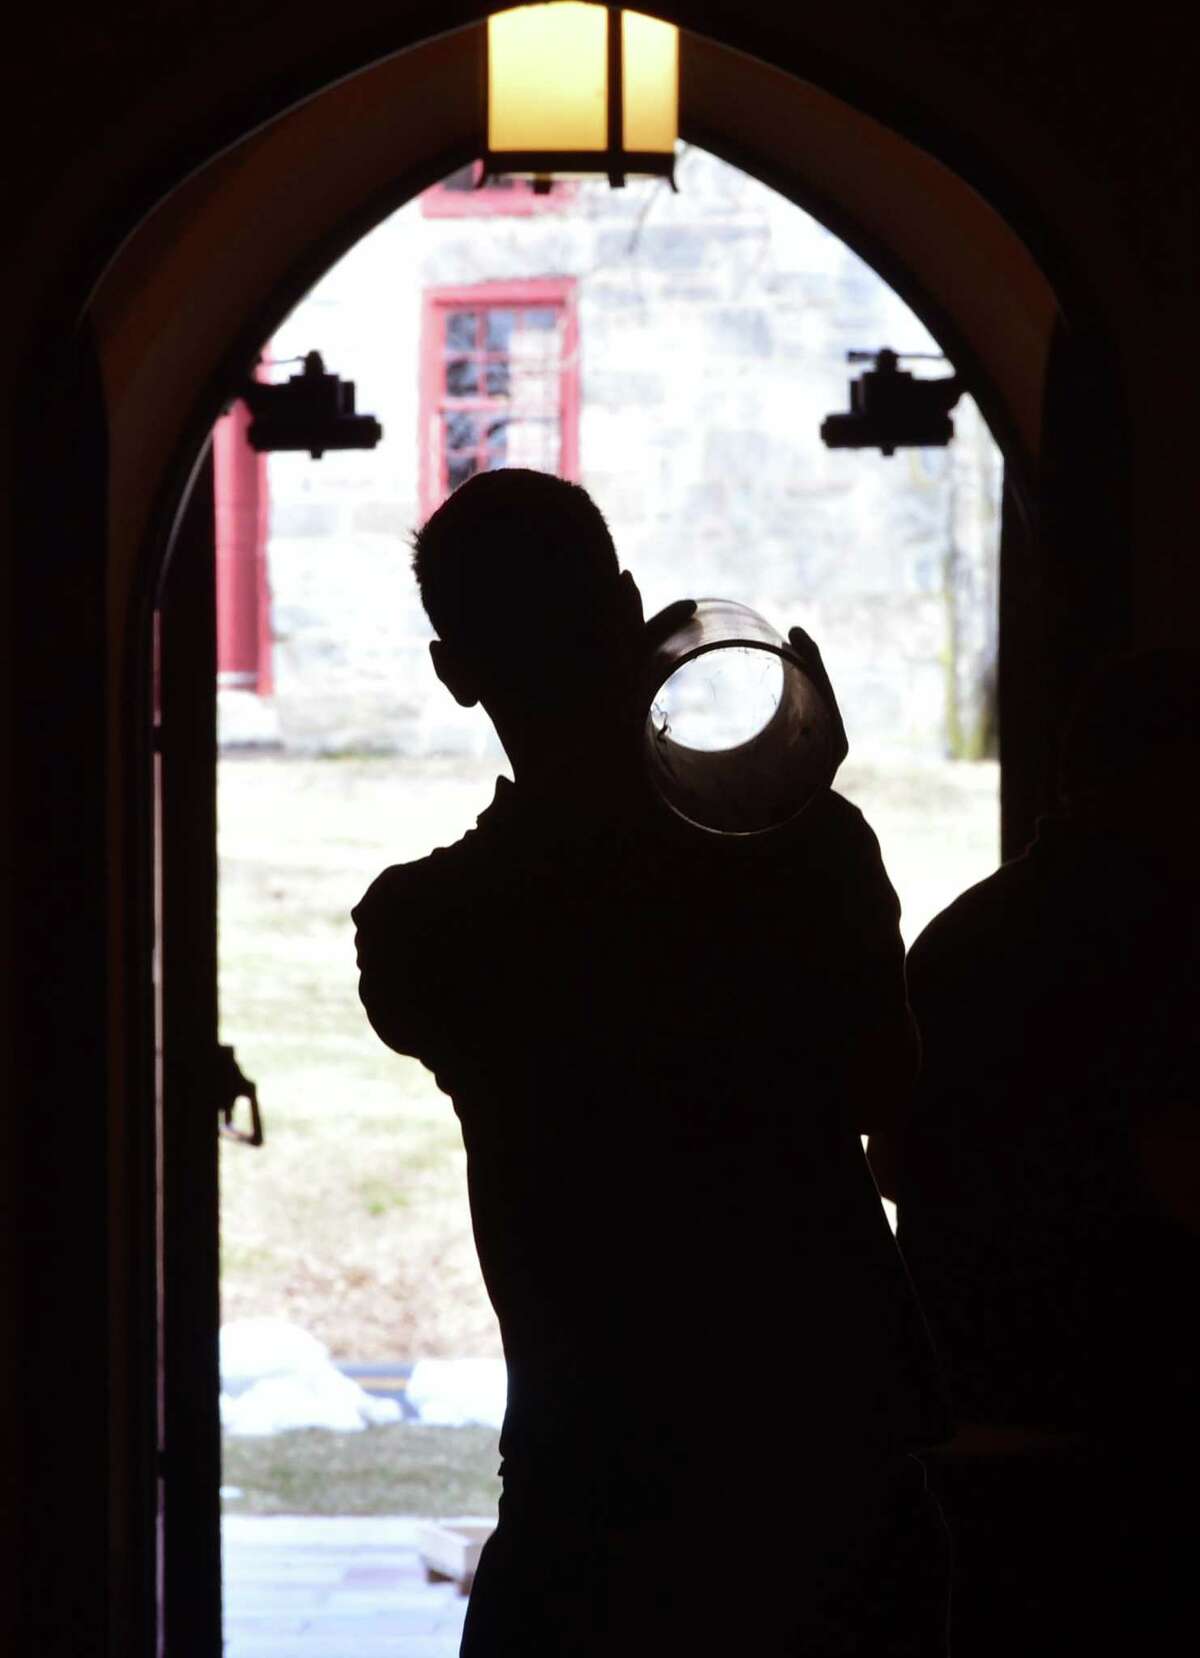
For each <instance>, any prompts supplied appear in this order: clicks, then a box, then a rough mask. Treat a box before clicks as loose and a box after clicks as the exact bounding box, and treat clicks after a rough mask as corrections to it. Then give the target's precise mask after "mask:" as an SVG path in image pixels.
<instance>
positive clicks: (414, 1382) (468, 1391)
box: [405, 1359, 508, 1428]
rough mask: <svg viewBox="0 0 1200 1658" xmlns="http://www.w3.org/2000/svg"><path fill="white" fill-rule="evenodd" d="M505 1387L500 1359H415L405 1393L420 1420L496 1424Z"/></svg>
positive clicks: (457, 1425) (501, 1415) (500, 1419)
mask: <svg viewBox="0 0 1200 1658" xmlns="http://www.w3.org/2000/svg"><path fill="white" fill-rule="evenodd" d="M507 1390H508V1383H507V1378H506V1376H505V1372H504V1360H503V1359H418V1361H417V1363H416V1364H414V1365H413V1370H412V1375H411V1376H410V1377H409V1378H408V1387H407V1388H406V1389H405V1393H406V1395H407V1397H408V1399H409V1400H410V1402H411V1403H412V1404H413V1406H414V1407H415V1409H416V1411H417V1414H418V1416H419V1417H420V1419H421V1421H422V1422H436V1423H440V1424H442V1425H443V1426H446V1427H455V1428H461V1427H465V1426H466V1425H467V1424H468V1423H479V1424H481V1425H482V1426H483V1427H488V1428H498V1427H499V1426H500V1424H501V1423H502V1422H503V1420H504V1402H505V1398H506V1396H507Z"/></svg>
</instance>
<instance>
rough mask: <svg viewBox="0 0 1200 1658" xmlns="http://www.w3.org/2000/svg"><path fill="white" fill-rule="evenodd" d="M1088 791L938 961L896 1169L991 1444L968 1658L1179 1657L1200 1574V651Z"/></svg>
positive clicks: (978, 1442)
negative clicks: (1183, 1546)
mask: <svg viewBox="0 0 1200 1658" xmlns="http://www.w3.org/2000/svg"><path fill="white" fill-rule="evenodd" d="M1060 792H1061V796H1062V807H1061V810H1060V811H1059V812H1058V813H1057V814H1056V815H1054V816H1051V817H1049V818H1046V819H1043V820H1042V821H1041V823H1040V824H1039V826H1038V834H1037V838H1036V840H1035V841H1034V843H1033V845H1032V846H1031V847H1030V848H1029V850H1028V851H1027V852H1026V853H1025V854H1024V856H1023V857H1020V858H1018V859H1016V860H1015V861H1014V862H1012V863H1010V864H1007V865H1005V866H1004V867H1003V868H1002V869H1000V870H999V871H997V873H996V874H995V875H993V876H991V877H989V879H987V880H986V881H983V882H981V883H980V884H979V885H978V886H976V887H973V888H972V889H971V890H970V891H969V892H967V893H964V894H963V896H962V897H961V898H959V899H958V900H957V901H956V902H955V903H954V904H952V905H951V906H950V908H949V909H948V910H946V911H945V913H944V914H942V915H941V916H939V917H938V918H937V919H936V920H935V921H934V922H932V923H931V925H930V926H929V927H928V928H927V929H926V930H925V932H924V933H923V934H922V935H921V937H920V938H919V939H918V940H917V942H916V944H915V945H914V946H913V949H912V953H911V955H910V958H909V986H910V995H911V1000H912V1006H913V1010H914V1012H915V1014H916V1016H917V1020H918V1024H919V1027H920V1031H921V1037H922V1043H923V1049H924V1060H923V1069H922V1075H921V1079H920V1083H919V1085H918V1089H917V1092H916V1097H915V1105H914V1112H913V1119H912V1124H911V1128H910V1130H909V1133H908V1135H907V1138H906V1140H905V1141H904V1142H903V1143H901V1144H899V1145H896V1144H893V1146H892V1147H891V1148H890V1153H891V1156H892V1158H893V1161H894V1162H895V1164H896V1181H895V1196H896V1197H897V1199H898V1203H899V1237H900V1243H901V1247H902V1248H903V1250H904V1254H905V1258H906V1260H907V1262H908V1265H909V1267H910V1269H911V1271H912V1273H913V1278H914V1281H915V1283H916V1286H917V1290H918V1292H919V1294H920V1296H921V1299H922V1305H923V1307H924V1309H925V1311H926V1313H927V1315H928V1317H929V1321H930V1324H931V1327H932V1329H933V1333H934V1337H935V1340H936V1341H937V1343H938V1346H939V1349H940V1352H941V1354H942V1357H943V1360H944V1361H945V1363H946V1365H947V1367H948V1374H949V1380H950V1382H951V1384H952V1394H953V1402H954V1404H955V1406H956V1409H957V1414H958V1416H959V1418H960V1420H961V1421H962V1424H963V1426H962V1428H961V1430H960V1432H959V1434H958V1436H957V1438H956V1440H955V1442H954V1444H953V1445H952V1446H951V1447H950V1448H949V1451H948V1452H947V1454H946V1456H945V1457H944V1458H939V1459H938V1460H939V1462H942V1463H943V1464H944V1467H943V1469H942V1471H941V1472H940V1474H939V1479H940V1480H941V1482H942V1488H943V1489H944V1492H945V1496H946V1506H947V1512H948V1516H949V1518H950V1520H951V1525H952V1530H953V1531H954V1534H955V1556H956V1562H957V1565H956V1573H955V1589H954V1596H953V1604H954V1624H953V1630H952V1636H953V1640H954V1648H955V1653H956V1658H975V1655H976V1654H982V1653H989V1654H990V1653H996V1654H1000V1653H1004V1654H1011V1653H1013V1652H1015V1651H1022V1652H1025V1653H1030V1654H1039V1655H1040V1654H1043V1653H1045V1654H1050V1653H1054V1654H1059V1653H1064V1652H1068V1651H1080V1652H1088V1651H1093V1650H1098V1649H1099V1648H1100V1647H1101V1646H1103V1648H1104V1650H1117V1651H1122V1652H1135V1651H1136V1652H1146V1653H1156V1652H1159V1651H1168V1650H1170V1651H1174V1650H1175V1647H1174V1644H1173V1639H1168V1637H1167V1635H1166V1631H1167V1629H1168V1628H1169V1626H1170V1624H1171V1622H1172V1620H1175V1619H1177V1618H1178V1617H1179V1614H1180V1611H1181V1607H1182V1603H1183V1602H1182V1596H1183V1593H1184V1592H1185V1586H1186V1593H1187V1594H1188V1595H1189V1596H1191V1595H1192V1590H1191V1588H1190V1585H1191V1583H1192V1582H1193V1581H1194V1571H1195V1567H1194V1561H1193V1560H1192V1559H1191V1558H1190V1553H1191V1551H1190V1550H1189V1558H1188V1559H1187V1560H1186V1562H1184V1561H1182V1560H1181V1559H1180V1558H1179V1555H1178V1553H1177V1552H1176V1549H1175V1544H1176V1543H1178V1542H1181V1541H1182V1538H1183V1537H1184V1536H1185V1535H1186V1536H1187V1537H1194V1535H1195V1523H1194V1520H1192V1519H1191V1518H1190V1516H1189V1515H1187V1513H1186V1511H1185V1510H1184V1509H1183V1505H1184V1504H1186V1505H1187V1509H1189V1510H1190V1507H1191V1505H1192V1504H1193V1502H1194V1500H1195V1493H1194V1489H1193V1488H1192V1487H1191V1485H1190V1483H1189V1482H1188V1481H1187V1480H1185V1478H1184V1470H1185V1469H1187V1470H1189V1471H1190V1474H1191V1475H1192V1476H1193V1477H1194V1474H1195V1471H1196V1465H1195V1433H1196V1425H1195V1412H1196V1404H1197V1384H1198V1382H1200V1365H1198V1363H1197V1344H1196V1317H1195V1297H1196V1291H1197V1282H1198V1272H1197V1269H1198V1268H1200V1157H1198V1153H1200V1121H1198V1118H1197V1087H1198V1083H1200V1017H1198V1016H1200V997H1198V991H1200V978H1198V973H1200V953H1198V935H1197V920H1198V914H1200V909H1198V898H1200V863H1198V857H1197V854H1198V848H1200V653H1197V652H1194V651H1159V652H1153V653H1148V654H1146V655H1143V656H1141V657H1138V658H1133V659H1130V660H1127V661H1124V662H1117V663H1113V664H1112V665H1110V667H1109V668H1108V669H1107V670H1106V672H1105V673H1104V674H1103V675H1102V676H1101V677H1100V678H1099V679H1098V680H1097V681H1096V683H1095V684H1094V685H1093V686H1091V688H1090V689H1089V691H1088V693H1087V694H1086V695H1085V697H1084V698H1083V699H1082V701H1081V703H1080V705H1079V708H1078V711H1077V712H1076V714H1075V716H1074V718H1073V720H1072V721H1071V723H1070V725H1069V727H1068V730H1067V733H1066V737H1065V741H1064V745H1063V750H1062V761H1061V770H1060ZM882 1149H883V1150H884V1151H885V1152H886V1151H888V1150H889V1148H887V1147H884V1148H882ZM872 1154H873V1163H874V1164H875V1166H876V1168H877V1170H881V1169H882V1167H883V1158H882V1157H879V1156H877V1155H876V1148H875V1147H873V1148H872ZM883 1183H884V1184H885V1186H886V1182H883ZM1176 1505H1178V1508H1179V1511H1178V1512H1172V1510H1173V1509H1175V1508H1176ZM1193 1605H1194V1601H1193ZM1177 1638H1178V1637H1177V1636H1176V1637H1175V1638H1174V1639H1177Z"/></svg>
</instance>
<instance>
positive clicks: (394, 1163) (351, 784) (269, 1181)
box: [218, 755, 998, 1513]
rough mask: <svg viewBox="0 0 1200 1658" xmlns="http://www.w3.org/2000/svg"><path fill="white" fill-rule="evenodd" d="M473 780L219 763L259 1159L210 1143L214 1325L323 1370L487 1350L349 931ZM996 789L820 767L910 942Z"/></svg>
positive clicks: (455, 817) (429, 1097) (941, 896)
mask: <svg viewBox="0 0 1200 1658" xmlns="http://www.w3.org/2000/svg"><path fill="white" fill-rule="evenodd" d="M494 780H495V767H494V766H486V765H479V764H475V765H471V764H469V763H463V762H452V761H436V760H434V761H426V762H423V763H420V764H418V763H417V762H414V761H411V760H405V759H404V758H403V757H378V756H375V757H352V758H346V759H326V760H320V759H293V758H287V759H285V758H281V757H277V756H264V755H253V756H252V755H245V756H235V757H230V758H226V759H223V760H222V762H221V765H220V767H219V772H218V788H219V811H220V821H219V852H220V879H221V887H220V969H221V983H220V988H221V1040H222V1041H224V1042H232V1043H233V1044H235V1046H236V1048H237V1052H238V1057H239V1059H240V1061H241V1063H242V1066H243V1068H244V1069H245V1071H246V1074H247V1075H248V1076H250V1077H253V1078H254V1080H255V1081H256V1082H257V1083H258V1087H259V1096H260V1099H261V1101H262V1108H263V1115H264V1119H265V1125H266V1145H265V1146H264V1147H263V1148H262V1149H261V1150H250V1149H249V1148H248V1147H246V1146H243V1145H236V1144H233V1143H231V1142H229V1141H224V1142H222V1145H221V1201H222V1234H221V1236H222V1272H221V1295H222V1317H223V1318H224V1319H230V1318H235V1317H238V1316H244V1315H249V1314H273V1315H276V1316H280V1317H284V1318H289V1319H291V1320H293V1321H294V1322H295V1323H297V1324H300V1325H302V1326H303V1327H304V1328H305V1329H307V1330H309V1331H311V1332H312V1333H313V1334H314V1335H316V1336H317V1337H319V1338H320V1339H321V1340H322V1341H324V1342H325V1343H326V1344H327V1345H328V1346H329V1348H330V1349H331V1352H332V1353H333V1356H334V1357H335V1358H349V1359H363V1360H369V1359H384V1360H387V1359H416V1358H422V1357H468V1356H475V1355H478V1356H485V1355H486V1356H495V1355H498V1354H499V1352H500V1344H499V1335H498V1332H497V1329H496V1323H495V1319H494V1316H493V1314H492V1311H491V1308H490V1306H489V1304H488V1301H487V1297H486V1295H485V1293H484V1289H483V1284H482V1282H481V1279H480V1276H479V1269H478V1265H477V1263H476V1260H475V1251H474V1245H473V1243H472V1240H471V1234H470V1218H469V1214H468V1210H467V1199H466V1178H465V1157H464V1153H463V1148H462V1139H461V1136H460V1133H459V1128H458V1121H457V1119H456V1117H455V1116H454V1112H453V1110H452V1108H451V1105H450V1102H449V1100H447V1099H446V1098H445V1097H444V1096H443V1095H442V1094H441V1093H439V1092H438V1089H437V1087H436V1085H435V1084H434V1081H433V1078H432V1077H431V1076H430V1075H429V1073H428V1072H427V1071H425V1070H424V1069H423V1067H422V1066H420V1065H418V1064H417V1063H416V1062H415V1061H412V1060H406V1059H402V1058H399V1057H398V1056H397V1055H395V1054H392V1053H389V1052H388V1050H387V1049H386V1048H384V1046H383V1045H382V1043H380V1042H379V1041H378V1039H377V1038H376V1037H375V1036H374V1034H373V1033H372V1031H371V1030H370V1027H369V1026H368V1025H367V1022H366V1019H365V1017H364V1015H363V1013H362V1009H361V1008H360V1006H359V1003H358V997H357V974H356V969H355V964H354V941H353V928H352V925H351V922H350V909H351V907H352V906H353V905H354V904H355V903H356V902H357V900H358V899H359V898H360V897H361V895H362V893H363V891H364V889H365V888H366V887H367V885H368V884H369V882H370V881H371V880H372V879H373V878H374V877H375V875H377V874H378V873H379V871H380V870H381V869H382V868H384V866H385V865H387V864H389V863H395V862H398V861H400V860H405V859H409V858H415V857H420V856H421V855H422V854H424V853H426V852H428V851H430V850H431V849H432V848H433V847H435V846H439V845H444V844H447V843H449V842H451V841H453V840H455V839H456V838H457V837H458V836H459V835H460V834H462V832H463V831H464V829H466V828H468V827H469V826H470V825H471V824H472V823H473V822H474V819H475V817H476V816H477V814H478V813H479V812H480V811H481V810H482V809H483V807H484V806H486V805H487V803H488V801H489V800H490V799H491V796H492V790H493V787H494ZM997 784H998V774H997V767H996V766H995V765H994V764H990V763H983V764H979V765H968V764H951V763H936V762H928V761H926V762H912V761H896V760H889V761H887V763H884V762H878V763H877V762H873V761H868V760H864V759H862V758H860V757H857V756H856V757H853V758H852V759H851V760H850V762H848V763H847V765H845V766H844V767H843V768H842V771H841V773H840V774H839V779H838V787H839V790H840V791H841V792H842V793H843V794H845V795H847V796H848V797H849V798H850V799H851V800H852V801H854V802H855V803H856V804H857V805H859V806H861V808H862V809H863V811H864V812H865V813H866V815H867V818H868V820H869V821H870V822H871V824H872V825H873V827H874V828H875V831H876V833H877V834H878V836H879V839H880V843H881V845H882V847H883V854H884V859H885V862H886V864H887V867H888V870H889V872H890V874H891V876H892V880H893V882H894V884H895V886H896V888H897V890H898V891H899V893H900V896H901V900H902V902H903V905H904V912H905V913H904V921H903V927H904V932H905V936H906V938H907V939H908V940H909V941H910V942H911V940H912V938H913V937H915V935H916V933H917V932H918V931H919V930H920V929H921V927H922V926H924V924H925V922H926V921H928V920H929V919H930V918H931V917H932V916H934V915H936V914H937V913H938V911H939V910H940V909H942V908H943V907H944V905H945V904H947V903H948V902H949V901H950V899H951V898H953V897H954V896H955V895H956V894H957V893H958V892H960V891H961V890H962V888H963V887H965V886H967V885H969V884H970V883H971V882H973V881H977V880H979V879H980V878H981V877H982V876H983V875H985V874H987V873H988V872H989V871H990V870H991V869H993V868H994V867H995V864H996V859H997V834H998V806H997ZM400 1431H401V1430H399V1429H393V1428H387V1429H383V1430H378V1432H377V1433H375V1434H371V1435H367V1434H364V1435H361V1436H350V1438H348V1439H347V1440H346V1441H345V1445H346V1449H345V1451H344V1455H345V1456H347V1457H360V1456H361V1457H363V1458H364V1459H365V1460H368V1461H369V1459H368V1458H367V1453H366V1451H365V1449H363V1447H366V1446H368V1445H374V1444H375V1443H377V1442H378V1443H380V1444H382V1443H383V1440H382V1439H380V1438H379V1434H383V1435H391V1434H395V1433H398V1432H400ZM403 1431H405V1432H407V1431H408V1430H403ZM446 1431H447V1432H449V1431H450V1430H446ZM244 1443H245V1445H249V1444H250V1442H244ZM272 1443H274V1442H272ZM390 1443H393V1442H391V1441H389V1444H390ZM394 1443H395V1444H399V1443H400V1441H395V1442H394ZM429 1443H430V1444H432V1443H433V1441H429ZM234 1454H236V1455H237V1456H241V1455H243V1454H245V1455H247V1456H250V1455H256V1456H257V1455H262V1456H264V1457H268V1456H270V1455H272V1454H274V1455H278V1454H279V1453H278V1452H271V1451H270V1450H269V1449H268V1448H267V1446H266V1445H255V1446H254V1447H253V1450H250V1449H245V1451H244V1453H243V1446H242V1445H239V1447H238V1449H237V1451H236V1453H234ZM328 1454H329V1456H330V1457H333V1456H334V1454H335V1453H334V1452H333V1451H332V1450H331V1451H330V1452H329V1453H328ZM336 1454H337V1456H341V1455H343V1452H342V1451H338V1452H337V1453H336ZM231 1478H232V1476H231ZM232 1483H234V1484H242V1483H243V1482H242V1481H241V1480H240V1479H233V1480H232ZM339 1500H340V1499H339ZM333 1511H337V1512H348V1513H349V1512H358V1511H357V1510H354V1509H335V1510H327V1511H326V1512H333ZM392 1511H393V1512H395V1510H394V1509H393V1510H392Z"/></svg>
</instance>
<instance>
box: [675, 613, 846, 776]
mask: <svg viewBox="0 0 1200 1658" xmlns="http://www.w3.org/2000/svg"><path fill="white" fill-rule="evenodd" d="M661 614H663V615H665V614H666V612H665V611H664V612H662V613H661ZM685 619H686V618H685ZM655 620H656V621H657V620H658V618H657V617H655ZM788 644H789V645H791V647H792V650H793V651H794V652H795V654H796V656H797V657H798V658H799V661H800V666H801V667H802V668H803V669H804V672H805V673H806V674H807V675H808V677H809V679H811V680H812V682H813V684H814V685H815V686H816V688H817V690H818V691H820V693H821V695H822V696H823V697H824V698H825V701H826V702H827V703H828V705H829V712H830V713H831V714H832V716H833V736H832V741H833V769H834V771H836V770H837V768H838V767H839V766H840V765H841V763H842V761H843V760H844V759H845V758H846V756H847V754H849V752H850V743H849V740H848V739H847V736H846V727H845V724H844V723H843V720H842V711H841V709H840V708H839V707H838V702H837V698H836V697H835V696H834V694H833V686H832V685H831V684H830V681H829V675H828V674H827V673H826V671H825V664H824V662H822V660H821V653H820V651H819V650H818V649H817V645H816V641H815V640H814V639H813V638H812V636H811V635H810V634H807V633H805V631H804V629H803V628H789V629H788Z"/></svg>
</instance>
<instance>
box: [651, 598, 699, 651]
mask: <svg viewBox="0 0 1200 1658" xmlns="http://www.w3.org/2000/svg"><path fill="white" fill-rule="evenodd" d="M695 614H696V601H695V599H676V600H675V603H674V604H669V605H667V606H666V607H665V608H664V609H662V610H660V611H659V612H658V613H657V614H656V615H654V616H651V617H650V619H649V621H648V622H647V623H646V624H645V631H644V632H643V634H642V644H643V647H644V648H645V650H646V651H647V653H653V652H654V651H656V650H657V649H658V647H659V646H660V645H661V644H663V643H664V641H666V640H667V639H669V638H670V637H671V635H672V634H673V633H674V632H675V630H676V629H677V628H681V627H682V626H683V624H684V623H685V622H690V621H691V619H692V617H693V616H694V615H695Z"/></svg>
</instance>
